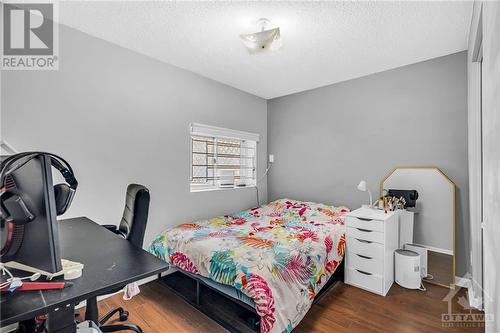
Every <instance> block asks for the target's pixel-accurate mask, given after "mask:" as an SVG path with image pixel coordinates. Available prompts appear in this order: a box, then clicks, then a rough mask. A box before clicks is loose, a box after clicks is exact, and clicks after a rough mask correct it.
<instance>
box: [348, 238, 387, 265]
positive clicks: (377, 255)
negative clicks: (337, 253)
mask: <svg viewBox="0 0 500 333" xmlns="http://www.w3.org/2000/svg"><path fill="white" fill-rule="evenodd" d="M347 251H349V252H352V253H356V254H361V255H364V256H367V257H370V258H374V259H379V260H383V258H384V245H383V244H380V243H375V242H372V241H367V240H364V239H361V238H352V237H347Z"/></svg>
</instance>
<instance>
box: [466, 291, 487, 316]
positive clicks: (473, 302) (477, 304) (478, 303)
mask: <svg viewBox="0 0 500 333" xmlns="http://www.w3.org/2000/svg"><path fill="white" fill-rule="evenodd" d="M472 293H473V291H472V288H469V289H468V290H467V298H468V299H469V305H470V306H471V307H472V308H475V309H478V310H481V311H483V310H484V309H483V300H482V298H481V297H474V295H473V294H472Z"/></svg>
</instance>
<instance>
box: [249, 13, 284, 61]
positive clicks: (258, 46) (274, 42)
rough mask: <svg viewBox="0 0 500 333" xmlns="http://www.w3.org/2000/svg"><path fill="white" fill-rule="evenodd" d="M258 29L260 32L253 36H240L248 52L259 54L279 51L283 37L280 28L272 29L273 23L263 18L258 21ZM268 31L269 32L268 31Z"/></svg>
mask: <svg viewBox="0 0 500 333" xmlns="http://www.w3.org/2000/svg"><path fill="white" fill-rule="evenodd" d="M256 23H257V28H258V29H260V31H258V32H255V33H252V34H243V35H240V38H241V40H242V41H243V44H245V46H246V48H247V49H248V52H250V53H258V52H262V51H267V50H271V51H274V50H277V49H279V48H280V47H281V35H280V28H279V27H276V28H272V29H269V27H270V26H271V22H270V21H269V20H268V19H266V18H261V19H258V20H257V22H256ZM266 29H267V30H266Z"/></svg>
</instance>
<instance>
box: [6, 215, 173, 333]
mask: <svg viewBox="0 0 500 333" xmlns="http://www.w3.org/2000/svg"><path fill="white" fill-rule="evenodd" d="M59 238H60V244H61V257H62V258H64V259H69V260H72V261H77V262H81V263H83V264H84V268H83V275H82V276H81V277H80V278H78V279H75V280H72V281H71V282H73V286H71V287H68V288H65V289H63V290H49V291H43V292H42V291H33V292H31V291H30V292H14V293H13V294H2V295H1V298H0V308H1V316H0V327H3V326H7V325H10V324H12V323H16V322H19V321H23V320H29V319H32V318H34V317H35V316H37V315H43V314H48V315H49V323H51V327H50V332H71V331H73V332H74V331H75V329H74V328H70V329H66V328H67V327H68V325H70V326H71V324H70V322H74V306H75V304H78V303H79V302H81V301H83V300H86V299H88V298H91V297H95V296H97V295H101V294H106V293H107V292H109V291H110V290H113V289H116V288H118V287H120V286H123V285H125V284H128V283H130V282H134V281H137V280H140V279H143V278H146V277H149V276H152V275H156V274H159V273H161V272H163V271H166V270H167V269H168V264H167V263H166V262H164V261H162V260H159V259H158V258H156V257H154V256H153V255H151V254H149V253H148V252H146V251H144V250H142V249H139V248H137V247H135V246H133V245H132V244H130V243H129V242H128V241H127V240H125V239H123V238H121V237H119V236H117V235H115V234H114V233H112V232H111V231H108V230H106V229H105V228H103V227H101V226H100V225H99V224H97V223H95V222H93V221H91V220H90V219H88V218H86V217H79V218H73V219H68V220H61V221H59ZM54 280H55V281H56V280H60V278H59V279H54ZM64 325H66V326H64ZM72 326H73V327H74V325H72Z"/></svg>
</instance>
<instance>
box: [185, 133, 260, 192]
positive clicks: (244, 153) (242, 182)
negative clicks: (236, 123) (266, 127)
mask: <svg viewBox="0 0 500 333" xmlns="http://www.w3.org/2000/svg"><path fill="white" fill-rule="evenodd" d="M258 141H259V135H258V134H254V133H248V132H242V131H235V130H231V129H225V128H219V127H213V126H207V125H202V124H191V172H190V174H191V192H196V191H206V190H216V189H223V188H240V187H249V186H255V185H256V179H257V142H258Z"/></svg>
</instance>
